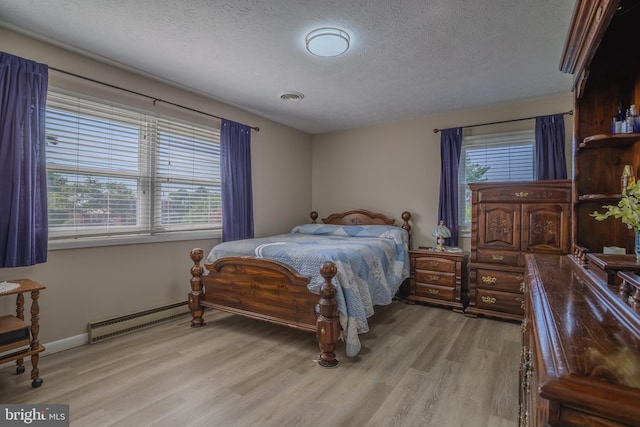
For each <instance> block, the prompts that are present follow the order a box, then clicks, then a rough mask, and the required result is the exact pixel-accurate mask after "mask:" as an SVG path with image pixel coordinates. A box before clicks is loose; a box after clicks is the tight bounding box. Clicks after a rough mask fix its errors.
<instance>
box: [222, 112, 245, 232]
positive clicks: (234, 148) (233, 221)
mask: <svg viewBox="0 0 640 427" xmlns="http://www.w3.org/2000/svg"><path fill="white" fill-rule="evenodd" d="M220 168H221V177H222V240H223V241H224V242H227V241H230V240H240V239H250V238H253V192H252V189H251V128H250V127H249V126H246V125H242V124H240V123H236V122H232V121H230V120H226V119H222V130H221V132H220Z"/></svg>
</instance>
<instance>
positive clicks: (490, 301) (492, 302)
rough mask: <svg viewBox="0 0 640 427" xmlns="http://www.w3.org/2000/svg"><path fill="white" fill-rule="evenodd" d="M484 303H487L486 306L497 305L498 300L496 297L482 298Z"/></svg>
mask: <svg viewBox="0 0 640 427" xmlns="http://www.w3.org/2000/svg"><path fill="white" fill-rule="evenodd" d="M482 302H484V303H486V304H495V303H496V299H495V298H494V297H486V296H484V297H482Z"/></svg>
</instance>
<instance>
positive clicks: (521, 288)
mask: <svg viewBox="0 0 640 427" xmlns="http://www.w3.org/2000/svg"><path fill="white" fill-rule="evenodd" d="M520 292H522V293H524V282H520Z"/></svg>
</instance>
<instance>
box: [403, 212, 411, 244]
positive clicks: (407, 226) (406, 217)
mask: <svg viewBox="0 0 640 427" xmlns="http://www.w3.org/2000/svg"><path fill="white" fill-rule="evenodd" d="M410 219H411V212H409V211H404V212H402V221H403V223H402V228H403V229H405V230H407V233H409V250H411V224H409V220H410Z"/></svg>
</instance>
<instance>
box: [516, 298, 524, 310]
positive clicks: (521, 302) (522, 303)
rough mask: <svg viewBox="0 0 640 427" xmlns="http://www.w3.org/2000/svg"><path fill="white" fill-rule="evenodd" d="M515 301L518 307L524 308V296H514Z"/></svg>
mask: <svg viewBox="0 0 640 427" xmlns="http://www.w3.org/2000/svg"><path fill="white" fill-rule="evenodd" d="M516 301H518V302H519V303H520V308H521V309H522V310H524V298H516Z"/></svg>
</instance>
